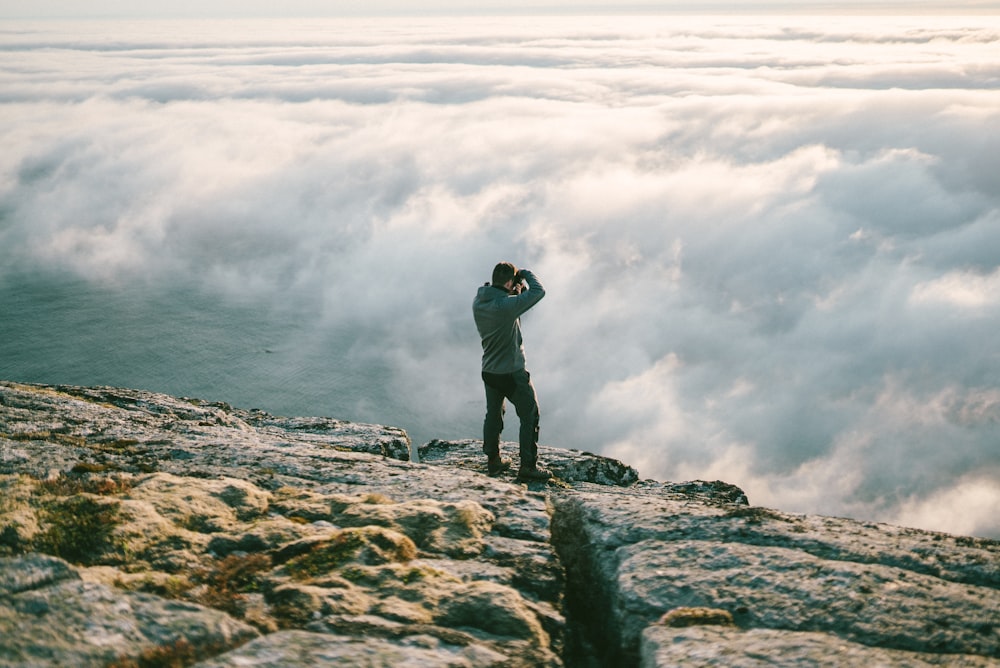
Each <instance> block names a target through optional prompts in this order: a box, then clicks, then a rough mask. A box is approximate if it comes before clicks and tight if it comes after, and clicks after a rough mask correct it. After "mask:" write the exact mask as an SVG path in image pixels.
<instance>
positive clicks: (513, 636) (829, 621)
mask: <svg viewBox="0 0 1000 668" xmlns="http://www.w3.org/2000/svg"><path fill="white" fill-rule="evenodd" d="M503 447H504V449H505V451H507V452H508V454H509V455H511V456H513V457H514V458H515V459H516V453H517V446H516V444H512V443H505V444H504V446H503ZM410 449H411V448H410V443H409V439H408V437H407V436H406V434H405V432H403V431H402V430H399V429H394V428H391V427H382V426H378V425H359V424H353V423H349V422H344V421H341V420H333V419H329V418H281V417H276V416H271V415H267V414H266V413H262V412H260V411H252V410H251V411H247V410H240V409H235V408H232V407H231V406H228V405H227V404H223V403H207V402H203V401H199V400H189V399H179V398H175V397H167V396H163V395H159V394H155V393H150V392H142V391H136V390H125V389H115V388H78V387H52V386H39V385H23V384H16V383H9V382H0V664H4V665H6V664H7V663H9V664H12V665H37V666H57V665H74V666H76V665H82V666H87V665H102V666H104V665H118V666H121V667H124V666H130V665H199V666H213V667H214V666H234V667H235V666H283V667H284V666H287V667H290V668H295V667H297V666H303V667H305V666H310V667H312V666H319V667H323V666H369V665H392V666H407V665H413V666H417V665H419V666H524V667H528V666H560V665H568V666H573V667H574V668H577V667H584V668H589V667H590V666H614V667H615V668H618V667H619V666H623V667H626V668H627V667H629V666H638V665H640V663H641V665H643V666H647V667H651V666H673V665H731V666H744V665H745V666H753V665H762V664H761V662H765V663H766V664H767V665H827V664H829V665H855V664H858V663H873V664H874V665H889V666H893V665H900V666H902V665H916V666H921V665H928V666H930V665H968V666H994V665H1000V658H998V657H1000V629H998V627H1000V624H998V620H997V617H996V610H997V609H1000V598H998V595H997V592H998V590H1000V546H998V544H997V543H996V542H994V541H985V540H977V539H970V538H962V537H956V536H948V535H945V534H938V533H932V532H925V531H917V530H913V529H904V528H900V527H892V526H886V525H880V524H871V523H864V522H857V521H853V520H847V519H838V518H830V517H818V516H801V515H792V514H787V513H782V512H779V511H775V510H769V509H765V508H756V507H752V506H750V505H749V503H748V500H747V498H746V495H745V494H744V493H743V492H742V490H740V489H739V488H738V487H735V486H733V485H731V484H727V483H724V482H720V481H714V482H709V481H692V482H683V483H669V482H658V481H650V480H637V479H636V478H637V476H636V474H635V471H634V469H632V468H631V467H629V466H627V465H625V464H623V463H621V462H616V461H615V460H611V459H608V458H605V457H598V456H596V455H592V454H589V453H583V452H578V451H572V450H559V449H556V448H547V447H542V448H540V454H541V458H542V460H543V462H544V464H545V465H546V466H548V467H550V468H551V469H553V471H554V472H555V473H556V476H557V477H556V478H555V479H554V480H552V481H549V482H548V483H532V484H530V485H526V484H519V483H517V482H516V481H515V480H514V477H513V476H514V473H513V472H511V473H510V474H507V475H504V476H501V477H499V478H489V477H487V476H486V475H485V461H484V457H483V455H482V451H481V442H480V441H472V440H467V441H456V442H445V441H432V442H431V443H429V444H427V445H425V446H423V447H421V448H420V449H419V454H420V460H421V463H417V462H411V461H409V453H410ZM709 623H712V624H715V625H713V626H706V625H705V624H709ZM720 624H721V625H720ZM46 625H47V626H46ZM51 628H60V629H65V630H66V631H65V633H62V634H56V633H54V632H52V631H50V630H49V629H51ZM254 636H259V637H257V638H256V639H253V640H252V641H250V642H247V641H248V640H251V638H253V637H254ZM241 643H245V644H241ZM830 657H835V658H833V659H830ZM157 662H158V663H157ZM824 662H825V663H824Z"/></svg>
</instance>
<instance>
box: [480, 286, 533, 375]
mask: <svg viewBox="0 0 1000 668" xmlns="http://www.w3.org/2000/svg"><path fill="white" fill-rule="evenodd" d="M520 273H521V274H522V275H523V276H524V280H525V281H526V282H527V284H528V289H527V290H525V291H524V292H522V293H521V294H519V295H510V294H507V291H506V290H504V289H503V288H497V287H493V286H492V285H484V286H483V287H481V288H479V292H478V293H476V299H475V300H474V301H473V302H472V315H473V317H474V318H475V319H476V329H478V330H479V336H480V338H482V340H483V371H486V372H488V373H513V372H515V371H519V370H521V369H523V368H524V345H523V343H522V341H521V320H520V317H521V314H522V313H524V312H525V311H527V310H528V309H529V308H531V307H532V306H534V305H535V304H537V303H538V302H539V301H540V300H541V299H542V297H544V296H545V288H543V287H542V284H541V283H539V282H538V279H537V278H535V275H534V274H533V273H531V272H530V271H527V270H525V269H522V270H521V272H520Z"/></svg>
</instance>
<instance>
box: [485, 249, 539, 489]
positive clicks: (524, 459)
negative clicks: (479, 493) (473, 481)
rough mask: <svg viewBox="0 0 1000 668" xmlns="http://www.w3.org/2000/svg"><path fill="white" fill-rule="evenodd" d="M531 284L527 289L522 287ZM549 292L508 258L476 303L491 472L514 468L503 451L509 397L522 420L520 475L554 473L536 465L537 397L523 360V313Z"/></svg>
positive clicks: (530, 476)
mask: <svg viewBox="0 0 1000 668" xmlns="http://www.w3.org/2000/svg"><path fill="white" fill-rule="evenodd" d="M524 283H527V288H525V287H524ZM544 296H545V288H543V287H542V284H541V283H539V282H538V279H537V278H535V275H534V274H533V273H531V272H530V271H528V270H526V269H520V270H519V269H518V268H517V267H515V266H514V265H513V264H511V263H510V262H501V263H500V264H498V265H497V266H496V267H494V268H493V282H492V283H487V284H486V285H484V286H483V287H481V288H479V292H478V293H477V294H476V299H475V300H474V301H473V303H472V315H473V317H474V318H475V320H476V329H478V330H479V336H480V338H481V339H482V341H483V383H484V385H485V387H486V419H485V420H484V421H483V452H485V453H486V457H487V463H486V469H487V472H488V473H489V474H490V475H491V476H496V475H500V474H501V473H503V472H504V471H506V470H507V469H509V468H510V463H511V462H510V460H509V459H504V458H503V457H501V456H500V433H501V432H502V431H503V416H504V412H505V408H504V401H505V400H508V399H509V400H510V402H511V403H512V404H513V405H514V410H516V411H517V417H518V418H519V419H520V420H521V431H520V434H519V436H520V454H521V463H520V467H519V470H518V478H519V479H521V480H525V481H541V480H548V479H549V478H551V477H552V473H551V472H550V471H547V470H546V469H543V468H539V466H538V415H539V414H538V399H537V398H536V397H535V388H534V386H532V384H531V376H530V375H529V374H528V371H527V369H525V365H524V345H523V343H522V340H521V319H520V317H521V314H522V313H524V312H525V311H527V310H528V309H530V308H531V307H532V306H534V305H535V304H537V303H538V302H539V301H540V300H541V298H542V297H544Z"/></svg>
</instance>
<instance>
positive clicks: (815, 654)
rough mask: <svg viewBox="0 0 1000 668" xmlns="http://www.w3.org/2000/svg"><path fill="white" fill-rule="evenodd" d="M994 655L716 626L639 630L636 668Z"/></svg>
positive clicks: (942, 662) (945, 662) (970, 661)
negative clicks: (929, 650) (897, 647)
mask: <svg viewBox="0 0 1000 668" xmlns="http://www.w3.org/2000/svg"><path fill="white" fill-rule="evenodd" d="M996 665H997V661H996V660H995V659H991V658H988V657H983V656H975V655H969V654H928V653H921V652H908V651H905V650H895V649H884V648H881V647H869V646H867V645H861V644H858V643H854V642H849V641H845V640H844V639H843V638H841V637H838V636H835V635H830V634H826V633H818V632H811V633H806V632H789V631H777V630H774V629H762V628H752V629H748V630H742V629H737V628H724V627H719V626H692V627H686V628H667V627H665V626H659V625H654V626H650V627H648V628H647V629H646V630H645V631H644V632H643V634H642V663H641V664H640V666H641V668H661V667H663V666H684V668H689V667H690V668H718V667H719V666H726V668H793V667H798V668H844V667H845V666H878V668H927V667H929V666H949V667H954V668H980V667H986V666H996Z"/></svg>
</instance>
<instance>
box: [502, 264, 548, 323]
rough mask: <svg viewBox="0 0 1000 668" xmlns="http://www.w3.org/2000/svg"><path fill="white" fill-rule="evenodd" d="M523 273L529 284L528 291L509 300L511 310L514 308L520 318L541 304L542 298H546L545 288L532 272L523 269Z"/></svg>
mask: <svg viewBox="0 0 1000 668" xmlns="http://www.w3.org/2000/svg"><path fill="white" fill-rule="evenodd" d="M521 273H522V274H523V275H524V280H525V281H526V282H527V284H528V289H527V290H525V291H524V292H522V293H521V294H519V295H517V296H516V297H511V298H510V299H508V300H507V301H508V302H509V303H510V308H512V309H513V310H514V311H515V312H516V313H517V315H518V316H520V315H521V314H522V313H524V312H525V311H527V310H528V309H529V308H531V307H532V306H534V305H535V304H537V303H538V302H540V301H541V300H542V297H544V296H545V288H544V287H542V283H541V281H539V280H538V278H537V277H536V276H535V275H534V274H533V273H532V272H530V271H528V270H527V269H522V270H521Z"/></svg>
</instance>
